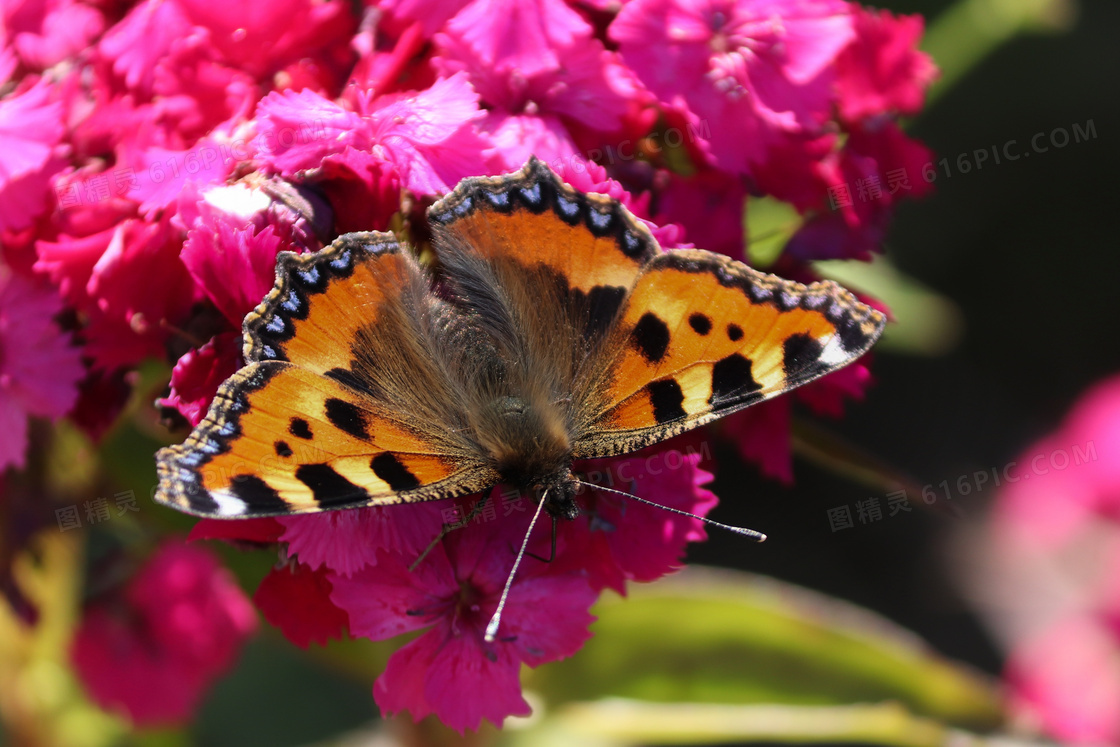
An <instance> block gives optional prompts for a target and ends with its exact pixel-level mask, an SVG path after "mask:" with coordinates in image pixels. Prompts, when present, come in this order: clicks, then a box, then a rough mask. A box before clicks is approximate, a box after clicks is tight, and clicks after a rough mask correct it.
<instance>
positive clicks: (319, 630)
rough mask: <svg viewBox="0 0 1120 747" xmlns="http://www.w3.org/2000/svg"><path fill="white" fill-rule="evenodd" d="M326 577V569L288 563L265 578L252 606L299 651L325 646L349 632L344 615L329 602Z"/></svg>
mask: <svg viewBox="0 0 1120 747" xmlns="http://www.w3.org/2000/svg"><path fill="white" fill-rule="evenodd" d="M328 576H329V572H328V571H327V569H326V568H320V569H319V570H315V571H313V570H311V569H310V568H308V567H307V566H305V565H303V564H302V563H288V564H287V565H284V566H283V567H281V568H276V569H274V570H273V571H272V572H270V573H269V574H268V575H267V576H265V577H264V579H263V580H262V581H261V585H260V586H258V587H257V591H256V593H255V594H253V603H254V604H256V605H257V609H259V610H260V611H261V614H262V615H264V619H266V620H268V621H269V622H270V623H271V624H272V625H275V626H276V627H277V628H279V630H280V632H281V633H283V634H284V637H285V638H287V639H288V640H289V641H291V642H292V643H294V644H296V645H297V646H299V647H300V648H307V647H308V646H310V645H311V644H312V643H317V644H319V645H320V646H325V645H326V644H327V642H328V641H330V640H333V639H338V638H341V637H342V636H343V634H345V633H346V631H347V629H348V621H347V617H346V613H345V612H344V611H343V610H341V609H339V608H338V607H336V606H334V603H333V602H331V598H330V595H331V583H330V579H329V578H328Z"/></svg>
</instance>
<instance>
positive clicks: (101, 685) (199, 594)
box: [71, 541, 256, 726]
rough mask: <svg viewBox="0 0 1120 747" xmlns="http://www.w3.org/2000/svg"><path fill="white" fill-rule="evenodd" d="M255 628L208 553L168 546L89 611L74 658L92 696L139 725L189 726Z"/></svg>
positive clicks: (237, 590)
mask: <svg viewBox="0 0 1120 747" xmlns="http://www.w3.org/2000/svg"><path fill="white" fill-rule="evenodd" d="M255 629H256V615H255V614H254V612H253V608H252V606H251V605H250V604H249V600H248V599H247V598H246V597H245V595H244V593H243V592H242V591H241V589H240V588H239V587H238V586H237V584H236V582H234V580H233V578H232V577H231V576H230V574H229V572H228V571H226V570H225V569H224V568H222V566H221V564H220V563H219V562H218V559H217V558H216V557H215V556H214V555H213V554H212V553H211V552H210V551H208V550H205V549H203V548H200V547H196V546H188V545H184V544H182V543H180V542H177V541H171V542H168V543H166V544H164V545H163V546H162V547H161V548H160V549H159V550H157V551H156V553H155V554H154V555H153V556H152V557H151V558H149V559H148V562H147V564H146V565H145V566H144V567H143V568H142V569H141V570H140V572H139V573H138V574H137V575H136V576H135V577H134V578H133V579H132V580H131V581H130V582H129V584H128V586H127V587H126V588H125V589H124V590H123V591H122V592H121V593H120V594H119V595H118V596H117V597H116V598H114V599H112V600H109V599H105V600H103V601H100V602H97V603H94V604H93V605H92V606H91V607H89V608H88V609H87V610H86V612H85V615H84V616H83V618H82V622H81V625H80V626H79V628H78V631H77V633H76V634H75V636H74V641H73V644H72V648H71V657H72V659H73V663H74V667H75V669H76V670H77V672H78V675H79V676H80V677H81V679H82V681H83V683H84V684H85V686H86V689H87V690H88V692H89V694H90V696H91V697H92V698H93V700H94V701H96V702H97V703H98V704H99V705H101V706H102V707H104V708H107V709H112V710H119V711H123V712H124V713H126V714H127V715H128V716H129V718H131V719H132V721H133V722H134V723H136V724H138V725H143V726H152V725H167V724H175V723H181V722H184V721H186V720H187V719H189V718H190V716H191V715H192V714H193V712H194V710H195V709H196V708H197V706H198V703H199V701H200V700H201V698H202V696H203V695H204V694H205V692H206V689H207V688H208V687H209V686H210V685H211V684H212V683H213V682H214V680H215V679H217V677H218V676H219V675H220V674H222V672H224V671H225V670H227V669H228V668H229V667H230V666H231V665H232V664H233V662H234V660H235V659H236V657H237V654H238V652H239V651H240V649H241V646H242V644H243V643H244V642H245V640H246V638H248V636H249V635H250V634H252V632H253V631H254V630H255Z"/></svg>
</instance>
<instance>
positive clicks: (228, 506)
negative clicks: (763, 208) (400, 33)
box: [156, 160, 885, 518]
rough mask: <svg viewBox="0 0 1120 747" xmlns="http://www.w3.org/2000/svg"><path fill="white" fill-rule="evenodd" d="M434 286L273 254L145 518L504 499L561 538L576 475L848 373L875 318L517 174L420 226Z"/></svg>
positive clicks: (407, 270) (377, 239)
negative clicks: (503, 491)
mask: <svg viewBox="0 0 1120 747" xmlns="http://www.w3.org/2000/svg"><path fill="white" fill-rule="evenodd" d="M429 220H430V221H431V223H432V233H433V245H434V249H435V254H436V258H437V262H436V266H435V267H434V268H428V267H425V266H422V265H421V264H420V262H419V261H418V260H417V259H416V258H415V256H414V255H413V254H412V252H411V251H409V250H408V248H407V247H404V246H401V245H400V244H399V243H398V242H397V240H396V239H395V237H393V236H392V235H390V234H382V233H357V234H348V235H346V236H342V237H340V238H339V239H338V240H336V241H335V242H334V243H333V244H332V245H331V246H330V247H328V248H326V249H324V250H323V251H321V252H318V253H316V254H309V255H294V254H282V255H281V256H280V258H279V260H278V263H277V282H276V286H275V287H274V289H273V290H272V292H271V293H270V294H269V296H268V297H267V298H266V299H265V300H264V301H263V302H262V303H261V304H260V305H259V306H258V307H257V309H256V310H255V311H254V312H252V313H251V314H249V316H248V317H247V318H246V320H245V346H244V357H245V359H246V361H247V365H246V366H245V368H243V369H242V370H241V371H239V372H238V373H237V374H235V375H234V376H233V377H231V378H230V379H229V380H228V381H227V382H226V383H225V384H223V386H222V388H221V389H220V390H219V393H218V395H217V397H216V398H215V401H214V404H213V405H212V407H211V410H210V412H209V413H208V415H207V417H206V419H205V420H204V421H203V422H202V423H200V424H199V426H198V427H197V428H196V429H195V431H194V433H192V434H191V436H190V437H189V438H188V439H187V441H186V442H185V443H183V444H181V445H179V446H173V447H169V448H167V449H164V450H162V451H161V452H160V454H159V455H158V467H159V474H160V487H159V491H158V493H157V496H156V498H157V500H158V501H160V502H163V503H166V504H168V505H171V506H174V507H175V508H178V509H180V510H184V511H187V512H190V513H195V514H198V515H203V516H218V517H244V516H264V515H276V514H287V513H300V512H308V511H320V510H327V509H333V508H348V507H354V506H368V505H385V504H391V503H407V502H412V501H422V500H434V499H440V498H449V497H454V496H459V495H465V494H469V493H473V492H478V491H481V490H484V489H487V488H489V487H491V486H493V485H495V484H497V483H499V482H504V483H508V484H510V485H513V486H515V487H518V488H522V489H525V490H528V491H530V492H532V493H533V494H534V495H535V496H536V497H537V498H538V499H543V500H545V501H546V503H545V508H546V509H547V510H548V511H549V513H551V514H552V515H553V516H554V517H566V518H574V517H575V516H576V515H578V506H577V504H576V502H575V499H574V494H575V492H576V489H577V487H578V483H577V482H576V480H575V477H574V476H573V475H572V472H571V465H572V462H573V460H575V459H583V458H593V457H605V456H613V455H617V454H622V453H626V452H629V451H633V450H635V449H638V448H641V447H643V446H647V445H649V444H652V443H656V442H657V441H660V440H663V439H665V438H668V437H670V436H672V435H675V434H677V433H680V432H683V431H685V430H688V429H690V428H693V427H696V426H698V425H701V424H703V423H705V422H709V421H711V420H714V419H715V418H718V417H720V416H722V415H724V414H727V413H730V412H735V411H737V410H739V409H742V408H744V407H747V406H749V405H751V404H753V403H755V402H758V401H762V400H764V399H766V398H768V397H771V396H774V395H776V394H780V393H781V392H784V391H787V390H788V389H790V388H793V387H795V386H798V385H800V384H802V383H805V382H807V381H811V380H812V379H815V378H817V377H819V376H821V375H823V374H825V373H828V372H829V371H832V370H835V369H836V368H839V367H840V366H842V365H845V364H847V363H849V362H850V361H852V360H854V359H855V358H856V357H858V356H859V355H861V354H862V353H863V352H864V351H865V350H866V349H867V348H868V347H870V345H871V344H872V343H873V342H874V340H875V339H876V338H877V337H878V335H879V333H880V331H881V329H882V326H883V324H884V321H885V320H884V319H883V317H882V315H881V314H879V313H878V312H877V311H875V310H873V309H871V308H869V307H867V306H865V305H863V304H861V303H859V302H858V301H857V300H856V299H855V298H854V297H853V296H851V294H849V293H848V292H847V291H844V290H843V289H841V288H839V287H838V286H836V285H834V284H832V283H828V282H822V283H815V284H812V285H809V286H804V285H800V284H797V283H792V282H789V281H785V280H782V279H780V278H776V277H774V276H770V275H765V274H763V273H759V272H757V271H755V270H753V269H751V268H749V267H747V266H745V265H743V264H741V263H738V262H735V261H733V260H731V259H729V258H727V257H723V256H721V255H716V254H712V253H710V252H705V251H702V250H670V251H664V250H662V249H661V248H660V247H658V246H657V243H656V241H655V240H654V239H653V237H652V236H651V235H650V233H649V231H648V229H646V227H645V226H644V225H643V224H642V223H641V222H639V221H638V220H637V219H635V218H634V217H633V216H631V215H630V214H629V212H628V211H627V210H626V209H625V208H624V207H622V206H621V205H619V204H618V203H617V202H616V201H614V200H611V199H610V198H608V197H605V196H603V195H594V194H582V193H580V192H578V191H576V190H574V189H573V188H571V187H570V186H568V185H566V184H564V183H563V182H561V181H560V180H559V178H558V177H556V175H555V174H553V173H552V172H551V171H550V170H549V169H548V168H547V167H546V166H544V165H543V164H541V163H540V162H538V161H536V160H532V161H530V163H529V164H527V165H526V166H525V168H523V169H522V170H521V171H520V172H517V173H516V174H512V175H507V176H503V177H494V178H477V179H469V180H465V181H464V182H463V184H461V185H460V186H459V187H458V188H456V190H455V191H454V192H452V193H451V194H450V195H448V196H447V197H445V198H443V199H442V200H440V201H439V202H437V203H436V204H435V205H433V206H432V208H431V209H430V210H429Z"/></svg>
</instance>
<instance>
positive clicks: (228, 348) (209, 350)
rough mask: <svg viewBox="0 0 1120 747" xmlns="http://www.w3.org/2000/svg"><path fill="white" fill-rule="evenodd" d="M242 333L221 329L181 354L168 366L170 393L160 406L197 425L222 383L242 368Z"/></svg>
mask: <svg viewBox="0 0 1120 747" xmlns="http://www.w3.org/2000/svg"><path fill="white" fill-rule="evenodd" d="M242 364H243V361H242V360H241V334H240V333H238V332H223V333H222V334H219V335H215V336H214V337H211V338H210V339H209V340H207V341H206V342H205V343H204V344H203V345H202V347H200V348H192V349H191V350H188V351H187V352H186V353H184V354H183V356H182V357H180V358H179V360H178V361H176V362H175V367H174V368H173V369H171V392H170V394H168V396H167V397H164V398H162V399H160V400H159V402H158V404H159V405H160V406H162V407H171V408H174V409H176V410H178V411H179V413H180V414H181V415H182V416H183V417H185V418H186V419H187V421H188V422H190V424H191V425H192V426H195V425H198V424H199V423H200V422H201V421H202V419H203V418H204V417H206V411H207V410H209V409H210V402H211V401H212V400H213V399H214V395H215V394H217V393H218V387H220V386H221V385H222V382H223V381H225V380H226V379H228V378H229V377H230V376H232V375H233V374H234V373H235V372H236V371H237V369H239V368H241V366H242Z"/></svg>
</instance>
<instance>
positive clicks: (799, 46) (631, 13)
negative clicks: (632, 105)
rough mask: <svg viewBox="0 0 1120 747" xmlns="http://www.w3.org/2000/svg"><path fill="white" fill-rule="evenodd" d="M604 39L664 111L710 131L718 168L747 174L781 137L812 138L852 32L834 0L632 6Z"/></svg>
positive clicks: (667, 1) (649, 0) (662, 1)
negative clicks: (674, 111) (615, 46)
mask: <svg viewBox="0 0 1120 747" xmlns="http://www.w3.org/2000/svg"><path fill="white" fill-rule="evenodd" d="M609 34H610V37H611V39H613V40H614V41H616V42H618V44H619V51H620V52H621V54H622V58H623V60H624V61H625V62H626V63H627V64H628V65H630V67H632V68H633V70H634V72H635V73H637V75H638V77H639V78H640V79H641V81H642V82H643V83H644V84H645V85H646V86H647V87H648V88H649V89H650V90H651V91H652V92H653V93H654V94H655V95H656V96H657V97H658V98H660V99H661V101H662V102H663V103H664V104H665V105H666V106H668V107H671V108H674V109H678V110H683V111H687V112H688V113H689V114H690V117H691V119H690V121H691V122H693V123H694V124H697V123H703V124H706V125H707V126H708V127H709V128H710V131H711V155H712V158H713V159H714V160H715V162H716V163H717V164H718V165H719V166H721V167H722V168H724V169H726V170H729V171H744V172H749V171H750V167H751V164H752V163H755V162H757V161H761V160H763V158H764V157H765V154H766V150H767V148H769V147H771V146H772V145H773V144H774V143H775V142H781V140H783V139H784V137H786V136H798V137H800V136H804V135H815V134H819V133H820V131H821V128H822V127H823V125H824V124H825V123H826V122H827V121H828V120H829V118H830V116H831V108H832V100H833V93H832V84H833V81H834V66H833V63H834V62H835V59H836V56H837V55H838V54H839V53H840V52H841V50H843V49H844V47H845V46H847V45H848V43H849V42H850V41H851V39H852V36H853V31H852V20H851V11H850V7H849V5H848V3H845V2H842V1H841V0H805V2H793V0H703V1H702V2H684V1H683V0H635V1H634V2H631V3H628V4H627V5H626V6H625V7H623V9H622V10H621V12H620V13H619V14H618V17H617V18H616V19H615V21H614V23H612V24H611V27H610V30H609Z"/></svg>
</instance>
